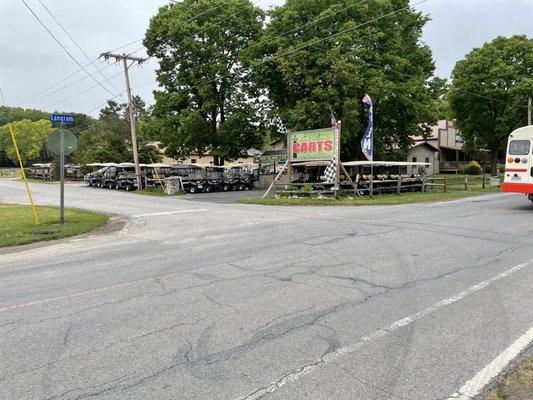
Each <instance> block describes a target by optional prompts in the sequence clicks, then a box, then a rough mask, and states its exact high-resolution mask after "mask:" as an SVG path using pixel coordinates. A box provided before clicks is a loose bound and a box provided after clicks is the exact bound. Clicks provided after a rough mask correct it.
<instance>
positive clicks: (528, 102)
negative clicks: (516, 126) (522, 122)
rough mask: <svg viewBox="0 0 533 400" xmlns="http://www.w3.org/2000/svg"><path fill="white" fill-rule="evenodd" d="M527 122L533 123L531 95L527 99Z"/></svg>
mask: <svg viewBox="0 0 533 400" xmlns="http://www.w3.org/2000/svg"><path fill="white" fill-rule="evenodd" d="M527 124H528V126H529V125H531V96H529V98H528V101H527Z"/></svg>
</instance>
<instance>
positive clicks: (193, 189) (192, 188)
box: [189, 186, 198, 193]
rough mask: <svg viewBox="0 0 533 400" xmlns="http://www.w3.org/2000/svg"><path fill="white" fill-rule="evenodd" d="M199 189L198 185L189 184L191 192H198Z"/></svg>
mask: <svg viewBox="0 0 533 400" xmlns="http://www.w3.org/2000/svg"><path fill="white" fill-rule="evenodd" d="M197 191H198V190H197V188H196V186H189V193H196V192H197Z"/></svg>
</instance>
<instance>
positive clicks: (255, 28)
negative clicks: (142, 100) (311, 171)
mask: <svg viewBox="0 0 533 400" xmlns="http://www.w3.org/2000/svg"><path fill="white" fill-rule="evenodd" d="M262 24H263V13H262V11H261V9H259V8H257V7H254V6H253V5H252V4H251V2H250V1H249V0H224V1H222V0H184V1H182V2H179V3H175V4H170V5H167V6H164V7H162V8H160V9H159V12H158V13H157V15H156V16H154V17H153V18H152V19H151V21H150V26H149V28H148V31H147V32H146V37H145V39H144V45H145V46H146V48H147V51H148V54H149V55H150V56H152V57H156V58H157V59H158V60H159V69H158V70H157V80H158V82H159V84H160V86H161V90H159V91H156V92H155V99H156V104H155V106H154V108H153V113H152V119H151V121H150V123H149V124H148V125H147V126H149V128H150V129H151V130H152V131H153V132H154V134H155V135H156V136H157V137H159V138H160V140H161V142H162V144H163V146H164V147H165V148H166V152H167V154H168V155H169V156H173V157H180V156H184V155H187V154H190V153H197V154H200V155H201V154H204V153H206V152H208V151H210V152H211V153H212V154H213V155H215V156H218V157H220V158H235V157H238V156H239V155H240V154H241V153H242V151H243V150H245V149H247V148H249V147H254V146H260V145H261V144H262V136H261V134H262V129H261V115H262V105H263V103H262V102H261V101H259V100H258V99H259V98H260V96H259V93H258V92H257V91H256V90H255V87H254V85H253V82H252V80H251V77H250V70H249V69H247V68H245V67H244V66H243V61H244V60H243V57H244V55H245V50H246V49H247V47H248V45H249V43H250V42H251V41H252V40H256V39H258V37H259V35H260V33H261V29H262Z"/></svg>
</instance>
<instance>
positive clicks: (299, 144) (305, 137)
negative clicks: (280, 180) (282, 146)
mask: <svg viewBox="0 0 533 400" xmlns="http://www.w3.org/2000/svg"><path fill="white" fill-rule="evenodd" d="M335 133H336V132H335V129H333V128H326V129H317V130H313V131H302V132H292V133H290V136H289V145H288V151H289V159H290V160H291V161H321V160H327V161H330V160H331V159H332V158H333V157H334V156H335V144H336V143H337V140H336V135H335Z"/></svg>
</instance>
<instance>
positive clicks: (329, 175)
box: [324, 156, 337, 183]
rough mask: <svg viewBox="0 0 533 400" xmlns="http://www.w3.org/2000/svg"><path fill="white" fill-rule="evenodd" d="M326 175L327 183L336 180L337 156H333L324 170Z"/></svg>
mask: <svg viewBox="0 0 533 400" xmlns="http://www.w3.org/2000/svg"><path fill="white" fill-rule="evenodd" d="M324 176H325V178H326V182H327V183H333V182H335V177H336V176H337V156H335V157H333V159H332V160H331V162H330V163H329V165H328V167H327V168H326V170H325V171H324Z"/></svg>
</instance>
